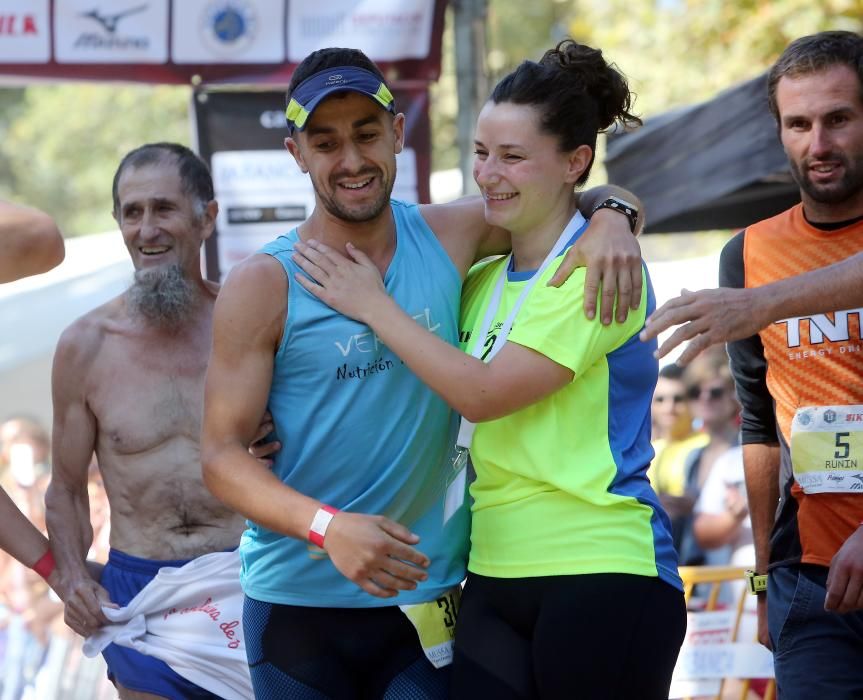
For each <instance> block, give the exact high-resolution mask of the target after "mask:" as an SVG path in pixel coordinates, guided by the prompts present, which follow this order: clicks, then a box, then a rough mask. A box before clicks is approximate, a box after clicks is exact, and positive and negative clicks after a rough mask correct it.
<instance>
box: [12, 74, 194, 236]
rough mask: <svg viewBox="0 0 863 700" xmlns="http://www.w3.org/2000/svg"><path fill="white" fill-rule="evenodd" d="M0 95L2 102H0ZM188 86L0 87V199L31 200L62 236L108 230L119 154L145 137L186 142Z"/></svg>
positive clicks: (79, 84)
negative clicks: (14, 91)
mask: <svg viewBox="0 0 863 700" xmlns="http://www.w3.org/2000/svg"><path fill="white" fill-rule="evenodd" d="M4 96H5V100H4ZM188 105H189V90H188V89H187V88H184V87H183V88H178V87H150V86H126V85H99V84H95V83H64V84H60V85H33V86H29V87H27V88H26V90H25V91H24V93H23V95H22V94H18V95H13V94H11V93H9V91H6V90H2V91H0V136H2V137H3V138H2V140H0V163H2V165H0V183H2V184H0V196H3V197H9V198H12V199H14V200H16V201H19V202H22V203H28V204H33V205H35V206H38V207H40V208H42V209H44V210H46V211H48V212H49V213H51V214H52V215H53V216H54V217H55V218H56V219H57V221H59V222H60V225H61V228H62V229H63V232H64V233H65V234H66V235H77V234H83V233H94V232H97V231H106V230H111V229H112V228H114V226H115V224H114V221H113V219H112V218H111V181H112V178H113V175H114V170H115V168H116V167H117V163H118V162H119V160H120V158H122V156H123V155H124V154H125V153H126V152H128V151H129V150H131V149H132V148H135V147H136V146H139V145H141V144H143V143H146V142H149V141H178V142H180V143H185V144H187V145H188V143H189V141H190V136H191V127H190V125H189V116H188V110H189V108H188Z"/></svg>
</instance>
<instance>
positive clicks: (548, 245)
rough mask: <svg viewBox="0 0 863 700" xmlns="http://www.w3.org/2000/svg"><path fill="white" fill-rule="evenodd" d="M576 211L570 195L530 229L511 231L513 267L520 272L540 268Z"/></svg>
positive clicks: (573, 200) (573, 199)
mask: <svg viewBox="0 0 863 700" xmlns="http://www.w3.org/2000/svg"><path fill="white" fill-rule="evenodd" d="M575 212H576V202H575V198H574V197H570V198H569V201H566V202H564V203H563V204H562V205H561V206H558V207H556V208H555V209H554V210H552V211H551V212H550V213H549V215H548V216H546V217H545V218H544V219H543V220H542V221H541V222H539V223H538V224H537V225H536V226H535V227H533V228H531V229H530V230H527V231H524V232H516V231H511V232H510V233H511V237H512V262H513V269H514V270H516V271H519V272H521V271H526V270H536V269H538V268H539V266H540V265H542V262H543V260H545V258H546V256H547V255H548V252H549V251H550V250H551V249H552V248H553V247H554V244H555V242H556V241H557V239H558V238H559V237H560V234H561V232H562V231H563V230H564V229H565V228H566V226H567V224H568V223H569V221H570V219H572V217H573V215H574V214H575Z"/></svg>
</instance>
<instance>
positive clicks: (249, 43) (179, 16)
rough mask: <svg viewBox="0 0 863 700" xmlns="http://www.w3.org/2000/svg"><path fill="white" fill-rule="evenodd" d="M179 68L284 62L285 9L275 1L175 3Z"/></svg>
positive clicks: (174, 38) (173, 42)
mask: <svg viewBox="0 0 863 700" xmlns="http://www.w3.org/2000/svg"><path fill="white" fill-rule="evenodd" d="M172 26H173V36H172V39H171V58H172V60H173V61H174V63H282V62H283V61H284V60H285V4H284V2H274V1H273V0H182V2H180V1H179V0H175V2H174V3H173V25H172Z"/></svg>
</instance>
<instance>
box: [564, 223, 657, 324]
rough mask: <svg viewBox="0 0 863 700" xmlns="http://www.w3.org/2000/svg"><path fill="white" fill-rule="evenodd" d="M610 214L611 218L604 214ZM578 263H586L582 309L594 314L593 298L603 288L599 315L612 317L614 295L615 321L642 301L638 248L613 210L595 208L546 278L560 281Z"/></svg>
mask: <svg viewBox="0 0 863 700" xmlns="http://www.w3.org/2000/svg"><path fill="white" fill-rule="evenodd" d="M606 217H611V218H606ZM577 267H586V268H587V273H586V277H585V280H584V313H585V314H586V315H587V317H588V318H591V319H592V318H593V317H594V316H596V298H597V296H599V294H600V289H601V290H602V296H601V300H600V310H599V318H600V320H601V321H602V323H603V324H604V325H606V326H607V325H608V324H610V323H611V321H612V317H613V315H614V308H615V304H614V300H615V296H616V297H617V321H618V322H619V323H623V322H624V321H625V320H626V317H627V315H628V314H629V310H630V309H637V308H638V307H639V306H640V305H641V285H642V272H641V248H640V247H639V245H638V240H637V239H636V238H635V236H633V235H632V233H631V232H630V230H629V224H628V222H627V220H626V219H625V218H624V217H622V216H621V215H620V214H616V213H614V212H610V211H608V212H606V211H599V212H596V213H595V214H594V215H593V217H592V218H591V221H590V226H589V227H588V228H587V230H586V231H585V232H584V234H583V235H582V236H581V237H580V238H579V239H578V240H577V241H576V242H575V243H574V244H573V246H572V247H571V248H570V249H569V250H568V251H567V253H566V256H565V257H564V259H563V261H562V262H561V263H560V267H558V268H557V271H556V272H555V273H554V276H553V277H552V278H551V280H549V282H548V284H549V285H550V286H552V287H559V286H560V285H562V284H563V283H564V282H565V281H566V280H567V279H569V276H570V275H571V274H572V271H573V270H575V268H577Z"/></svg>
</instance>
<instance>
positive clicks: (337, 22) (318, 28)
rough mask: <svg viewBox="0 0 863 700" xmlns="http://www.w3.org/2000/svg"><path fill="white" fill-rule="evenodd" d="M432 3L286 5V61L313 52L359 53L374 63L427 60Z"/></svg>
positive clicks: (303, 1) (291, 1) (375, 0)
mask: <svg viewBox="0 0 863 700" xmlns="http://www.w3.org/2000/svg"><path fill="white" fill-rule="evenodd" d="M433 19H434V0H359V1H357V0H327V1H326V2H312V1H310V0H288V60H290V61H292V62H294V63H299V62H300V61H302V60H303V59H304V58H305V57H306V56H307V55H308V54H310V53H311V52H312V51H315V50H316V49H322V48H326V47H328V46H345V47H349V48H354V49H360V50H361V51H363V52H365V53H366V55H367V56H368V57H369V58H371V59H372V60H373V61H396V60H399V59H405V58H426V57H427V56H428V54H429V48H430V46H431V32H432V20H433Z"/></svg>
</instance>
